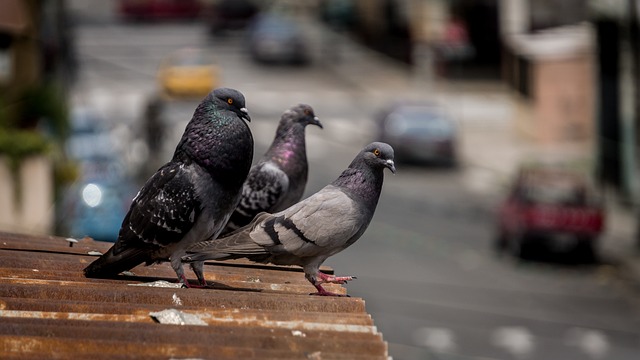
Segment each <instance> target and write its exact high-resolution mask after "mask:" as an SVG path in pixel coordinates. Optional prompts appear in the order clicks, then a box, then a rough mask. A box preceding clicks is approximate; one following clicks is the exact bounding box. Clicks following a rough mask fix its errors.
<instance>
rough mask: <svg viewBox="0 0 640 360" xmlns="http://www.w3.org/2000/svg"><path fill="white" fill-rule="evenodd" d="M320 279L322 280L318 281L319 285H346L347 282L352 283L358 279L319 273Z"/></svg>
mask: <svg viewBox="0 0 640 360" xmlns="http://www.w3.org/2000/svg"><path fill="white" fill-rule="evenodd" d="M317 276H318V278H319V279H320V280H319V281H318V283H320V284H325V283H329V284H344V283H346V282H347V281H351V280H353V279H357V278H356V277H355V276H333V275H327V274H325V273H323V272H322V271H318V275H317Z"/></svg>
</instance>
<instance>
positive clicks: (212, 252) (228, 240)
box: [182, 213, 270, 262]
mask: <svg viewBox="0 0 640 360" xmlns="http://www.w3.org/2000/svg"><path fill="white" fill-rule="evenodd" d="M265 216H270V214H267V213H261V214H258V216H256V217H255V218H254V219H253V221H252V222H251V223H250V224H249V225H246V226H244V227H241V228H239V229H236V230H235V231H233V232H231V233H229V234H228V235H226V236H224V237H220V238H217V239H213V240H208V241H203V242H199V243H196V244H194V245H192V246H191V247H190V248H189V249H188V250H187V255H186V256H184V257H183V258H182V259H183V260H184V261H186V262H193V261H205V260H228V259H238V258H248V259H252V258H256V257H258V258H259V257H261V256H264V255H268V254H269V252H268V251H267V250H266V249H265V248H264V247H263V246H261V245H259V244H257V243H256V242H255V241H254V240H253V239H252V238H251V231H252V230H253V228H254V224H256V223H259V222H260V221H261V220H262V219H263V218H264V217H265Z"/></svg>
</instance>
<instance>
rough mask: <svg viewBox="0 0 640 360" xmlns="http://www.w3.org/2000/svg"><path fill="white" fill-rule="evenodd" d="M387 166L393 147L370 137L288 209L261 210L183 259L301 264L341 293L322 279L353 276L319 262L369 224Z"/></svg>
mask: <svg viewBox="0 0 640 360" xmlns="http://www.w3.org/2000/svg"><path fill="white" fill-rule="evenodd" d="M385 168H388V169H390V170H391V172H393V173H395V171H396V169H395V166H394V163H393V148H391V146H389V145H387V144H385V143H380V142H374V143H371V144H369V145H367V146H366V147H365V148H364V149H363V150H362V151H361V152H360V153H359V154H358V155H357V156H356V157H355V159H354V160H353V161H352V162H351V165H349V167H348V168H347V169H346V170H344V171H343V172H342V174H341V175H340V176H339V177H338V178H337V179H336V180H335V181H333V182H332V183H331V184H330V185H327V186H325V187H324V188H323V189H321V190H320V191H318V192H317V193H315V194H313V195H311V196H310V197H308V198H307V199H305V200H302V201H300V202H299V203H297V204H295V205H293V206H291V207H289V208H287V209H285V210H283V211H280V212H277V213H274V214H269V213H261V214H259V215H258V216H256V217H255V219H254V220H253V221H252V222H251V223H250V224H249V225H247V226H245V227H242V228H240V229H238V230H236V231H234V232H232V233H231V234H229V235H228V236H226V237H221V238H218V239H212V240H209V241H204V242H200V243H197V244H195V245H193V246H191V247H189V249H187V255H186V256H184V257H183V260H184V261H186V262H195V263H196V264H201V262H203V261H205V260H227V259H236V258H247V259H249V260H253V261H256V262H261V263H273V264H277V265H299V266H302V268H303V270H304V273H305V277H306V278H307V280H309V282H311V284H313V286H315V288H316V289H317V290H318V292H317V293H315V294H314V295H328V296H337V294H334V293H330V292H328V291H326V290H325V289H324V288H323V287H322V284H323V283H338V284H342V283H344V282H346V281H349V280H352V279H353V277H351V276H342V277H337V276H332V275H327V274H324V273H322V272H321V271H320V265H322V263H323V262H324V261H325V260H326V259H327V258H328V257H330V256H332V255H335V254H337V253H339V252H340V251H342V250H344V249H346V248H347V247H348V246H349V245H351V244H353V243H354V242H355V241H356V240H358V238H359V237H360V236H361V235H362V234H363V233H364V231H365V230H366V229H367V226H369V222H371V218H372V217H373V214H374V212H375V209H376V205H377V204H378V199H379V197H380V192H381V190H382V182H383V178H384V169H385ZM197 268H198V266H194V271H196V273H197V271H202V268H201V266H200V268H199V269H197ZM196 269H197V270H196Z"/></svg>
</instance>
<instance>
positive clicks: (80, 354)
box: [0, 233, 388, 359]
mask: <svg viewBox="0 0 640 360" xmlns="http://www.w3.org/2000/svg"><path fill="white" fill-rule="evenodd" d="M70 240H71V239H64V238H59V237H37V236H26V235H16V234H6V233H0V358H2V359H7V358H37V359H43V358H89V357H92V358H110V359H118V358H144V359H155V358H161V359H168V358H172V359H173V358H203V359H204V358H210V359H227V358H229V359H238V358H240V359H253V358H255V359H258V358H259V359H271V358H273V359H386V358H388V355H387V344H386V343H385V342H384V341H383V339H382V334H380V333H379V332H378V331H377V329H376V327H375V326H374V324H373V320H372V318H371V316H370V315H369V314H367V312H366V310H365V304H364V301H363V300H362V299H360V298H330V297H318V296H309V295H308V294H309V293H310V292H313V291H314V288H313V287H312V286H311V285H310V284H309V283H308V282H307V281H306V280H305V278H304V276H303V274H302V272H301V270H300V269H299V268H296V267H281V266H265V265H257V264H251V263H248V262H242V261H235V262H217V263H216V262H207V265H206V266H205V276H206V278H207V280H209V283H210V284H211V283H212V282H213V283H214V284H213V286H212V287H210V288H207V289H184V288H175V287H168V288H165V287H150V286H135V285H144V284H148V283H154V282H155V281H156V280H165V281H167V282H169V283H171V284H173V283H175V282H176V280H175V273H174V272H173V270H172V269H171V267H170V266H169V265H168V264H160V265H152V266H148V267H145V266H139V267H136V268H134V269H133V270H132V274H128V275H127V276H124V275H121V276H119V277H116V278H113V279H87V278H85V277H84V275H83V273H82V269H84V267H85V266H86V265H87V264H89V263H90V262H91V261H93V260H94V259H95V256H96V255H89V253H90V252H94V251H97V252H104V251H106V250H107V249H108V248H109V247H110V246H111V244H110V243H102V242H96V241H93V240H91V239H82V240H79V241H78V242H77V243H74V242H72V241H70ZM70 245H73V246H70ZM323 270H325V271H328V272H331V269H328V268H324V269H323ZM191 275H192V274H191ZM191 277H193V275H192V276H191ZM327 290H330V291H334V292H338V293H346V289H345V288H343V287H342V286H339V285H327ZM172 323H173V324H172ZM174 324H182V325H174Z"/></svg>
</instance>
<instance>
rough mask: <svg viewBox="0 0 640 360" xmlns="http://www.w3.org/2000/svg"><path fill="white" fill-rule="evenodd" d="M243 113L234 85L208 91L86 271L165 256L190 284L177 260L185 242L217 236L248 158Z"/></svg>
mask: <svg viewBox="0 0 640 360" xmlns="http://www.w3.org/2000/svg"><path fill="white" fill-rule="evenodd" d="M245 120H246V121H250V120H251V119H250V117H249V114H248V112H247V109H246V108H245V100H244V96H243V95H242V94H241V93H240V92H238V91H236V90H233V89H227V88H221V89H216V90H214V91H212V92H211V93H210V94H209V95H208V96H207V97H206V98H205V99H204V100H203V101H202V102H201V103H200V104H199V105H198V107H197V108H196V110H195V112H194V114H193V117H192V119H191V121H190V122H189V123H188V124H187V126H186V129H185V131H184V134H183V135H182V139H181V140H180V142H179V143H178V146H177V147H176V150H175V153H174V154H173V158H172V159H171V161H170V162H168V163H167V164H165V165H164V166H162V167H161V168H160V169H159V170H158V171H157V172H156V173H155V174H154V175H153V176H152V177H151V178H150V179H149V180H147V182H146V183H145V184H144V186H143V187H142V189H141V190H140V191H139V192H138V195H136V197H135V198H134V199H133V202H132V204H131V207H130V208H129V212H128V213H127V215H126V216H125V217H124V220H123V221H122V227H121V229H120V233H119V234H118V239H117V241H116V243H115V244H114V245H113V246H112V247H111V249H109V251H107V253H105V254H104V255H102V256H101V257H100V258H98V259H97V260H95V261H94V262H93V263H91V264H90V265H89V266H87V268H86V269H84V273H85V276H87V277H100V278H102V277H110V276H114V275H117V274H119V273H120V272H122V271H125V270H129V269H131V268H133V267H135V266H137V265H139V264H141V263H146V264H147V265H149V264H151V263H154V262H158V261H167V260H168V261H170V262H171V266H172V267H173V270H175V272H176V275H177V276H178V280H179V281H180V282H181V283H183V284H184V285H185V286H187V287H188V286H189V283H188V282H187V279H186V277H185V275H184V270H183V269H182V263H181V257H182V256H183V255H184V253H185V249H186V248H187V247H188V246H190V245H192V244H194V243H196V242H198V241H203V240H205V239H215V238H216V237H217V236H218V234H219V233H220V231H222V229H223V227H224V225H225V224H226V223H227V221H228V220H229V217H230V216H231V213H232V212H233V209H235V207H236V206H237V205H238V202H239V201H240V195H241V190H242V184H243V183H244V181H245V179H246V178H247V174H248V173H249V169H250V167H251V161H252V160H253V137H252V135H251V131H250V129H249V126H248V125H247V123H246V122H245ZM198 280H200V283H201V284H205V281H204V278H200V277H199V278H198Z"/></svg>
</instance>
